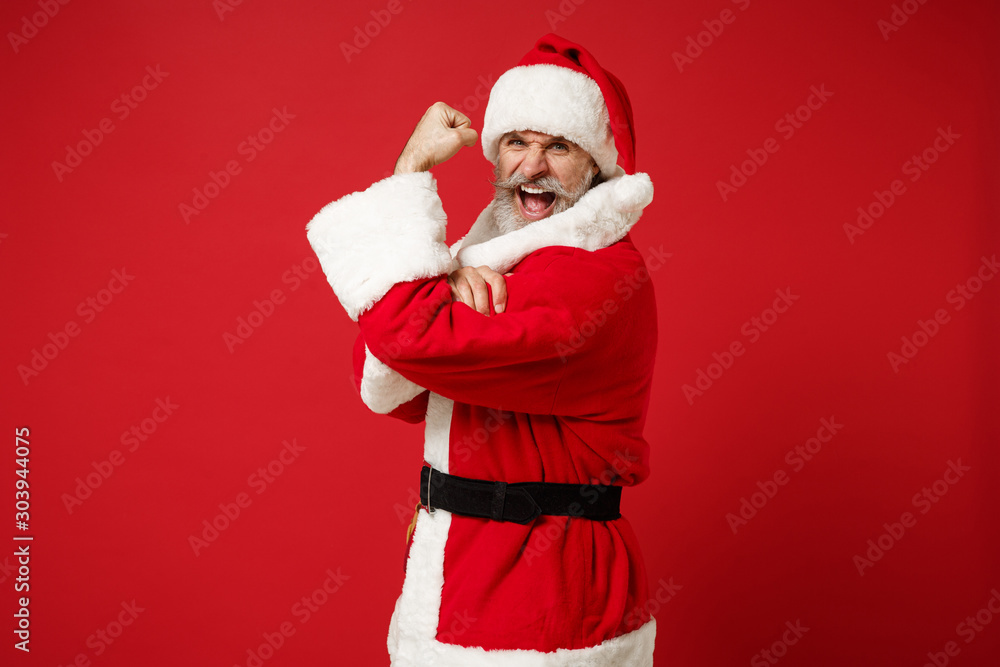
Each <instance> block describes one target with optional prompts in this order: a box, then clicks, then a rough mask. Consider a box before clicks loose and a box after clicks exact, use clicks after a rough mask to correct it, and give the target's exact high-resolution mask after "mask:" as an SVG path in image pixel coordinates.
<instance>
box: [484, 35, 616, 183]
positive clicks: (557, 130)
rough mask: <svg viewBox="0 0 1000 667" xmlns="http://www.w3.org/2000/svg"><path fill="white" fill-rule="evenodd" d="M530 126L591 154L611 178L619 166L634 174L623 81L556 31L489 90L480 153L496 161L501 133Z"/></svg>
mask: <svg viewBox="0 0 1000 667" xmlns="http://www.w3.org/2000/svg"><path fill="white" fill-rule="evenodd" d="M518 130H532V131H535V132H544V133H545V134H551V135H555V136H562V137H565V138H566V139H569V140H570V141H572V142H573V143H575V144H577V145H578V146H580V147H581V148H583V149H584V150H586V151H587V152H588V153H590V156H591V157H592V158H594V161H595V162H597V165H598V167H600V169H601V174H602V175H603V176H604V177H606V178H609V177H611V176H612V175H613V174H614V173H615V166H616V165H618V164H620V165H621V167H622V169H624V170H625V173H627V174H632V173H635V131H634V130H633V125H632V104H631V102H629V99H628V94H627V93H626V92H625V86H623V85H622V83H621V81H619V80H618V78H617V77H616V76H615V75H614V74H612V73H611V72H609V71H607V70H606V69H604V68H603V67H601V66H600V65H599V64H598V62H597V59H595V58H594V56H592V55H591V54H590V53H589V52H588V51H587V50H586V49H584V48H583V47H582V46H580V45H579V44H574V43H573V42H570V41H569V40H566V39H563V38H562V37H559V36H558V35H555V34H552V33H550V34H548V35H545V36H544V37H542V38H541V39H539V40H538V42H537V43H536V44H535V47H534V48H533V49H532V50H531V51H529V52H528V54H527V55H526V56H524V58H522V59H521V62H520V63H518V65H517V67H514V68H513V69H510V70H507V71H506V72H504V73H503V75H501V76H500V78H499V79H497V81H496V83H495V84H494V85H493V89H492V90H491V91H490V101H489V103H488V104H487V105H486V118H485V120H484V121H483V131H482V142H483V154H484V155H485V156H486V159H488V160H489V161H490V162H492V163H493V164H496V163H497V153H498V147H499V142H500V137H501V136H503V135H504V134H506V133H507V132H514V131H518Z"/></svg>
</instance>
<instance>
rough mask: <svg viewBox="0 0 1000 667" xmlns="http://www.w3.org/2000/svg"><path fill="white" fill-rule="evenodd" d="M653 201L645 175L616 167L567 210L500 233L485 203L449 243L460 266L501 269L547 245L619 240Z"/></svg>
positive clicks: (588, 246) (600, 244)
mask: <svg viewBox="0 0 1000 667" xmlns="http://www.w3.org/2000/svg"><path fill="white" fill-rule="evenodd" d="M651 201H653V183H652V182H651V181H650V180H649V176H648V175H647V174H642V173H638V174H626V173H625V172H624V170H622V168H621V167H618V168H617V171H616V172H615V175H614V176H612V177H611V178H610V179H609V180H607V181H604V182H603V183H601V184H599V185H597V186H595V187H593V188H591V189H590V190H588V191H587V192H586V193H585V194H584V195H583V196H582V197H581V198H580V200H579V201H578V202H577V203H576V204H574V205H573V206H571V207H570V208H569V209H567V210H565V211H563V212H562V213H558V214H556V215H553V216H551V217H549V218H545V219H543V220H539V221H538V222H534V223H531V224H529V225H527V226H525V227H522V228H521V229H518V230H515V231H513V232H508V233H507V234H502V233H501V232H500V230H499V229H497V226H496V223H495V221H494V219H493V203H492V202H491V203H490V204H489V205H488V206H487V207H486V208H485V209H483V212H482V213H480V214H479V217H478V218H477V219H476V222H475V223H474V224H473V225H472V228H471V229H470V230H469V233H468V234H466V235H465V236H464V237H462V238H461V239H459V240H458V241H456V242H455V243H454V244H453V245H452V246H451V255H452V257H457V259H458V261H459V263H460V264H461V265H462V266H483V265H486V266H489V267H490V268H491V269H493V270H494V271H497V272H499V273H506V272H507V271H509V270H510V268H511V267H512V266H514V265H515V264H517V263H518V262H520V261H521V260H522V259H524V258H525V257H526V256H527V255H528V254H530V253H532V252H534V251H535V250H538V249H539V248H544V247H547V246H569V247H571V248H580V249H582V250H591V251H593V250H598V249H600V248H606V247H608V246H609V245H611V244H612V243H617V242H618V241H620V240H621V239H622V238H623V237H624V236H625V234H627V233H628V231H629V230H630V229H631V228H632V225H634V224H635V223H636V222H637V221H638V220H639V216H641V215H642V210H643V209H644V208H645V207H646V206H648V205H649V203H650V202H651Z"/></svg>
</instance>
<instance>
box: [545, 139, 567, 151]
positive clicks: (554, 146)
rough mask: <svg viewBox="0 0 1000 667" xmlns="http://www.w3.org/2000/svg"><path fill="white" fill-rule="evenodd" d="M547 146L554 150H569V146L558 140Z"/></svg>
mask: <svg viewBox="0 0 1000 667" xmlns="http://www.w3.org/2000/svg"><path fill="white" fill-rule="evenodd" d="M549 148H551V149H553V150H556V151H568V150H569V146H567V145H566V144H564V143H561V142H558V141H557V142H556V143H554V144H550V145H549Z"/></svg>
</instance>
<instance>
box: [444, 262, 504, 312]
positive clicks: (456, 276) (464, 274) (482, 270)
mask: <svg viewBox="0 0 1000 667" xmlns="http://www.w3.org/2000/svg"><path fill="white" fill-rule="evenodd" d="M507 275H510V274H509V273H508V274H507ZM487 284H488V285H489V286H490V287H491V288H492V289H493V310H494V311H495V312H496V313H497V314H498V315H499V314H500V313H502V312H503V311H504V308H505V307H506V306H507V281H506V280H505V279H504V276H503V275H501V274H499V273H497V272H496V271H494V270H493V269H491V268H490V267H488V266H477V267H471V266H465V267H462V268H461V269H458V270H457V271H453V272H452V273H451V274H449V275H448V285H449V286H450V287H451V297H452V299H453V300H455V301H460V302H462V303H464V304H465V305H467V306H469V307H470V308H472V309H473V310H476V311H478V312H480V313H482V314H483V315H486V316H487V317H489V314H490V296H489V291H488V290H487V289H486V286H487Z"/></svg>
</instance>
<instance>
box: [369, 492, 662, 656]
mask: <svg viewBox="0 0 1000 667" xmlns="http://www.w3.org/2000/svg"><path fill="white" fill-rule="evenodd" d="M450 527H451V514H450V513H449V512H446V511H444V510H440V509H439V510H436V511H435V512H434V514H428V513H427V512H425V511H421V512H420V513H419V515H418V518H417V526H416V529H415V530H414V533H413V542H412V543H411V545H410V554H409V557H408V558H407V563H406V579H405V581H404V582H403V592H402V594H400V596H399V599H398V600H397V601H396V608H395V610H394V611H393V614H392V619H391V620H390V622H389V636H388V639H387V640H386V646H387V648H388V649H389V660H390V665H392V666H393V667H624V666H626V665H627V666H628V667H652V666H653V648H654V644H655V639H656V621H655V619H650V620H649V622H647V623H646V624H644V625H643V626H642V627H640V628H638V629H636V630H633V631H632V632H629V633H627V634H624V635H621V636H620V637H615V638H614V639H608V640H606V641H604V642H601V643H600V644H598V645H597V646H591V647H588V648H581V649H558V650H556V651H553V652H549V653H545V652H542V651H533V650H494V651H487V650H484V649H482V648H479V647H465V646H459V645H457V644H446V643H444V642H440V641H438V640H437V639H436V635H437V627H438V624H439V617H440V614H441V590H442V588H443V587H444V547H445V543H446V542H447V540H448V530H449V528H450Z"/></svg>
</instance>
